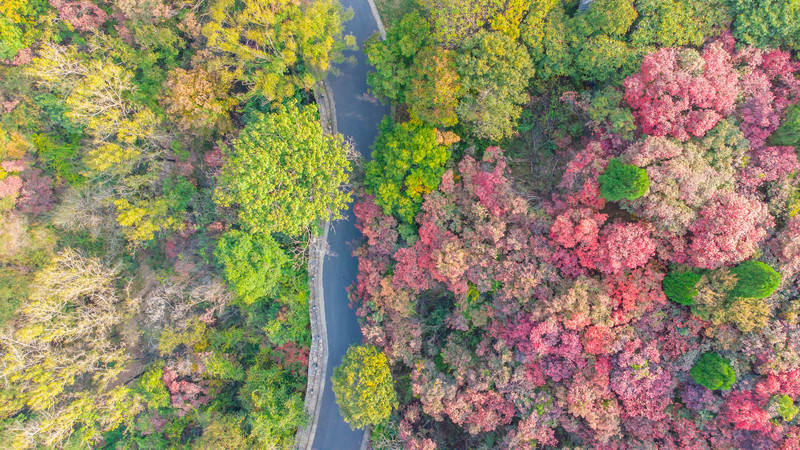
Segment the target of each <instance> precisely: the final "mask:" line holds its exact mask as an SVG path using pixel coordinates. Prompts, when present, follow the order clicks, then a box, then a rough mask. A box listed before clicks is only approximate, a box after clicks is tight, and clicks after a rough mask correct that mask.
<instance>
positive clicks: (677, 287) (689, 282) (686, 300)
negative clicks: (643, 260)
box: [662, 270, 702, 305]
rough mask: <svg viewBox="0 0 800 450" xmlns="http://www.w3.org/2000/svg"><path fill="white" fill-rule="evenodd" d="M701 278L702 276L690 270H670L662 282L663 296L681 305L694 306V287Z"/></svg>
mask: <svg viewBox="0 0 800 450" xmlns="http://www.w3.org/2000/svg"><path fill="white" fill-rule="evenodd" d="M701 277H702V275H700V274H699V273H697V272H693V271H690V270H688V271H678V270H672V271H670V272H669V273H668V274H667V276H666V277H664V281H663V282H662V286H663V287H664V295H666V296H667V298H668V299H670V300H672V301H674V302H676V303H680V304H681V305H692V304H694V297H695V296H696V295H697V289H695V285H696V284H697V282H698V281H700V278H701Z"/></svg>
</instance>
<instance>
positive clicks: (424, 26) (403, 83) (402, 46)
mask: <svg viewBox="0 0 800 450" xmlns="http://www.w3.org/2000/svg"><path fill="white" fill-rule="evenodd" d="M429 38H430V24H429V23H428V21H426V20H425V19H424V18H423V17H422V16H421V15H420V14H419V12H417V11H412V12H410V13H408V14H406V15H404V16H403V18H402V19H400V21H399V22H397V23H396V24H395V25H392V26H391V27H389V29H388V30H386V39H383V40H382V39H379V37H378V36H373V37H371V38H370V39H369V40H367V42H365V43H364V53H365V54H366V55H367V58H368V59H369V63H370V64H371V65H372V66H373V67H375V72H370V73H368V74H367V83H368V84H369V86H370V88H372V90H373V92H375V94H376V95H378V96H381V97H386V98H388V99H389V100H391V101H392V102H395V103H405V102H406V93H407V91H408V90H409V88H410V84H411V81H412V80H413V78H414V75H413V73H414V71H415V70H414V68H413V66H414V65H415V64H418V63H419V62H420V58H418V57H417V54H418V53H420V52H421V51H422V50H423V49H425V48H427V47H429V46H430V43H429V42H428V39H429Z"/></svg>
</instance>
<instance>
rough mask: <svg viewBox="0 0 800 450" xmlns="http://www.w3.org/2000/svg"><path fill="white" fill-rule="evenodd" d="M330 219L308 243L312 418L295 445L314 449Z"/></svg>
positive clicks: (328, 125) (323, 359)
mask: <svg viewBox="0 0 800 450" xmlns="http://www.w3.org/2000/svg"><path fill="white" fill-rule="evenodd" d="M328 92H329V91H328V89H327V86H325V82H324V81H321V82H318V83H317V84H316V85H315V86H314V97H315V99H316V102H317V108H318V109H319V120H320V124H321V125H322V131H323V132H324V133H325V134H335V133H336V113H335V111H336V110H335V105H334V104H333V98H331V96H330V95H329V93H328ZM329 230H330V222H329V221H328V222H325V224H323V226H322V232H321V233H320V235H319V236H312V237H311V240H310V242H309V245H308V247H309V248H308V288H309V295H308V303H309V304H308V316H309V324H310V328H311V349H310V350H309V352H308V377H307V382H306V397H305V411H306V417H308V418H309V422H308V424H307V425H306V426H305V427H302V428H298V430H297V434H296V435H295V439H294V446H295V448H296V449H299V450H311V447H312V445H314V436H315V435H316V433H317V424H318V423H319V413H320V407H321V406H322V394H323V392H324V390H325V376H326V375H327V373H328V325H327V322H326V320H325V295H324V292H323V289H322V267H323V264H324V262H325V255H326V254H327V252H328V231H329Z"/></svg>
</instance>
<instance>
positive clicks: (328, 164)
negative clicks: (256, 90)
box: [215, 104, 350, 235]
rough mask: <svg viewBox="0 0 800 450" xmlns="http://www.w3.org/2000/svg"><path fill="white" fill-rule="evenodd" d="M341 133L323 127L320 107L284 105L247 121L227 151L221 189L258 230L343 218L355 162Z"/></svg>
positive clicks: (295, 230) (224, 201)
mask: <svg viewBox="0 0 800 450" xmlns="http://www.w3.org/2000/svg"><path fill="white" fill-rule="evenodd" d="M347 148H348V147H347V144H345V142H344V139H343V138H342V136H341V135H335V136H329V135H325V134H324V133H323V131H322V126H321V125H320V123H319V118H318V115H317V111H316V108H315V107H314V106H305V107H302V108H298V107H297V106H295V105H293V104H291V105H289V106H278V107H277V108H276V111H275V112H274V113H270V114H258V115H257V116H256V117H254V118H253V120H252V121H251V122H249V123H247V125H245V127H244V129H243V130H242V132H241V133H240V134H239V137H238V138H237V139H236V140H235V141H234V142H233V145H232V146H231V147H230V148H228V149H227V150H226V152H227V161H226V163H225V165H224V166H223V167H222V169H221V170H220V174H219V177H218V187H217V190H216V193H215V197H216V200H217V202H218V203H219V204H220V205H222V206H225V207H230V206H236V207H238V210H239V211H238V214H239V220H240V221H241V222H242V224H243V225H244V226H246V227H247V228H248V229H249V230H251V231H252V232H253V233H272V232H279V233H286V234H288V235H298V234H300V233H302V232H303V230H306V229H307V228H309V227H311V226H314V225H317V224H319V223H321V222H323V221H325V220H328V219H329V218H330V219H334V220H335V219H338V218H340V217H341V211H342V210H343V209H344V208H345V207H346V205H347V203H348V202H349V201H350V194H348V193H345V192H343V191H342V184H344V183H346V182H347V179H348V173H349V171H350V162H349V161H348V160H347Z"/></svg>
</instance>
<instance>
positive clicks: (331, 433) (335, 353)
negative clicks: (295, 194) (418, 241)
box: [313, 0, 389, 450]
mask: <svg viewBox="0 0 800 450" xmlns="http://www.w3.org/2000/svg"><path fill="white" fill-rule="evenodd" d="M340 1H341V3H342V5H343V6H344V7H345V8H352V9H353V12H354V13H355V15H354V17H353V19H352V20H350V21H348V22H346V23H345V30H346V33H348V34H353V35H354V36H355V37H356V41H357V42H358V45H359V50H358V51H356V52H347V54H346V56H351V55H352V56H355V58H356V63H355V64H342V65H340V66H339V71H340V74H339V75H336V76H334V75H331V76H330V77H328V80H327V85H328V87H329V88H330V89H329V91H330V92H329V94H330V95H331V96H332V97H333V101H334V104H335V105H336V121H337V125H338V131H339V132H340V133H342V134H343V135H344V136H345V138H347V139H350V140H351V141H352V142H353V144H354V145H355V148H356V150H357V151H358V152H360V153H361V154H363V155H364V156H365V157H367V158H369V156H370V154H371V152H372V149H371V147H372V143H373V142H374V141H375V136H376V135H377V133H378V124H379V123H380V121H381V118H382V117H383V116H384V115H386V114H388V113H389V107H388V106H387V105H381V104H380V103H378V102H377V101H375V99H374V98H372V97H370V96H368V95H367V72H368V71H369V70H370V67H369V66H368V65H367V61H366V56H365V55H364V54H363V53H362V52H361V47H362V46H363V43H364V41H365V40H366V39H367V38H369V37H370V36H372V34H373V33H375V32H376V31H378V27H377V25H376V23H375V19H374V18H373V16H372V13H371V12H370V8H369V4H368V3H367V0H340ZM360 237H361V234H360V233H359V231H358V230H357V229H356V228H355V217H353V209H352V207H351V208H350V209H349V210H348V211H347V213H346V214H345V220H340V221H337V222H333V223H332V224H331V230H330V233H329V234H328V245H329V246H330V253H329V254H328V255H327V256H326V257H325V263H324V265H323V278H322V285H323V292H324V295H325V319H326V322H327V329H328V373H327V375H326V377H325V390H324V392H323V396H322V406H321V408H320V415H319V423H318V425H317V430H316V435H315V437H314V444H313V448H314V449H318V450H350V449H358V448H359V447H360V445H361V439H362V437H363V435H364V433H363V431H360V430H356V431H353V430H351V429H350V426H349V425H347V423H345V422H344V420H343V419H342V416H341V414H339V407H338V406H337V405H336V399H335V396H334V394H333V391H332V390H331V374H332V373H333V369H334V368H335V367H336V366H338V365H339V363H341V361H342V356H344V353H345V351H346V350H347V348H348V347H349V346H350V345H351V344H359V343H361V342H362V337H361V329H360V328H359V326H358V322H357V321H356V316H355V313H354V311H353V310H352V309H350V307H349V300H348V298H347V291H346V289H347V287H348V286H350V285H351V284H353V282H355V279H356V273H357V272H358V263H357V260H356V259H355V258H354V257H353V256H352V252H353V246H354V245H355V244H356V243H358V241H359V239H360Z"/></svg>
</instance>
